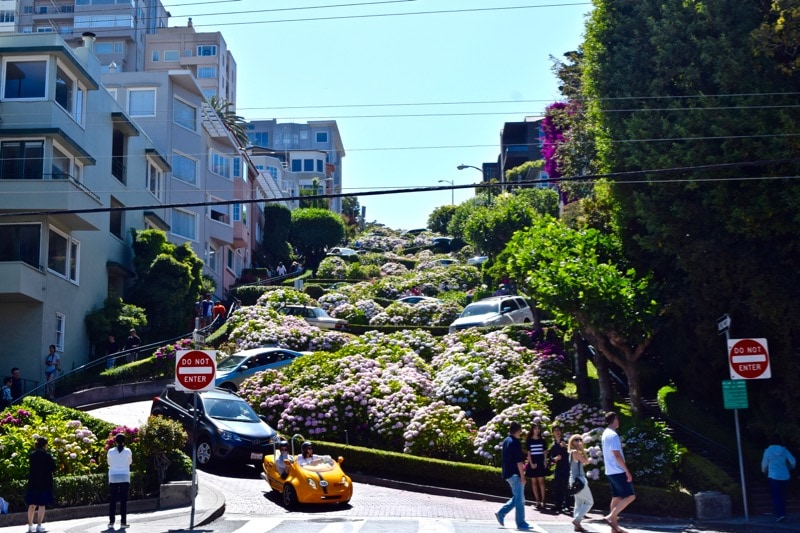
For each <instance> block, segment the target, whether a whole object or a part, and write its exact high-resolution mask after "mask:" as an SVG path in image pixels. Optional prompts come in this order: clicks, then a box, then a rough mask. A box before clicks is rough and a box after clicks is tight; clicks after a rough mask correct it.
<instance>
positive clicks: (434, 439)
mask: <svg viewBox="0 0 800 533" xmlns="http://www.w3.org/2000/svg"><path fill="white" fill-rule="evenodd" d="M474 433H475V423H474V422H473V421H472V419H471V418H469V417H467V415H466V413H464V411H462V410H461V409H459V408H458V407H456V406H454V405H447V404H445V403H444V402H441V401H439V402H434V403H432V404H430V405H426V406H423V407H421V408H419V409H418V410H417V411H415V413H414V417H413V418H412V419H411V422H410V423H409V424H408V427H407V428H406V430H405V432H404V433H403V437H404V438H405V441H406V442H405V446H404V448H403V451H404V452H406V453H412V454H415V455H424V456H427V457H436V458H438V459H447V460H451V461H461V460H463V458H464V457H465V456H467V455H468V454H469V453H470V450H471V447H472V439H473V437H474Z"/></svg>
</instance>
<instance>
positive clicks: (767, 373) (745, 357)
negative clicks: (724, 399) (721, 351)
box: [728, 339, 772, 379]
mask: <svg viewBox="0 0 800 533" xmlns="http://www.w3.org/2000/svg"><path fill="white" fill-rule="evenodd" d="M728 363H729V365H730V368H731V379H769V378H771V377H772V371H771V370H770V368H769V350H768V349H767V339H728Z"/></svg>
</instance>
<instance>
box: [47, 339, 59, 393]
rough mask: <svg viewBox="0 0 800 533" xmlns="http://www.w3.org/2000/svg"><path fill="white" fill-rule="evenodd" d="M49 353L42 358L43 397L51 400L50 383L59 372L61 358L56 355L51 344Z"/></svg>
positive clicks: (54, 347)
mask: <svg viewBox="0 0 800 533" xmlns="http://www.w3.org/2000/svg"><path fill="white" fill-rule="evenodd" d="M48 350H49V352H48V353H47V355H45V356H44V377H45V383H46V386H45V395H46V396H47V397H48V398H49V399H52V398H53V392H54V391H53V385H52V384H51V383H50V382H51V381H53V380H54V379H55V378H56V372H61V356H60V355H58V354H57V353H56V345H55V344H51V345H50V347H49V348H48Z"/></svg>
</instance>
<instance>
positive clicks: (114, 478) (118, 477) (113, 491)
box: [106, 433, 133, 528]
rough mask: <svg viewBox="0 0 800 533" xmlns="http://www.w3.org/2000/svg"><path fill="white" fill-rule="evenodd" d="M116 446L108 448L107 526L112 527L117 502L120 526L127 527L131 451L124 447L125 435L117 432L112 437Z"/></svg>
mask: <svg viewBox="0 0 800 533" xmlns="http://www.w3.org/2000/svg"><path fill="white" fill-rule="evenodd" d="M114 442H115V443H116V446H114V447H113V448H110V449H109V450H108V454H107V455H106V457H107V458H108V492H109V503H108V527H109V528H113V527H114V519H115V518H116V508H117V502H119V517H120V519H121V520H122V523H121V524H120V526H122V527H123V528H126V527H128V489H129V487H130V484H131V463H132V462H133V453H131V450H130V448H126V447H125V435H124V434H123V433H118V434H117V436H116V437H114Z"/></svg>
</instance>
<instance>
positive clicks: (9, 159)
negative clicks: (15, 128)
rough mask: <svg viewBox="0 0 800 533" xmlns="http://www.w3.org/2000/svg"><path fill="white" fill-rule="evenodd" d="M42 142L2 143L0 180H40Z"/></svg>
mask: <svg viewBox="0 0 800 533" xmlns="http://www.w3.org/2000/svg"><path fill="white" fill-rule="evenodd" d="M43 168H44V141H4V142H3V143H2V144H0V179H4V180H40V179H42V169H43Z"/></svg>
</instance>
